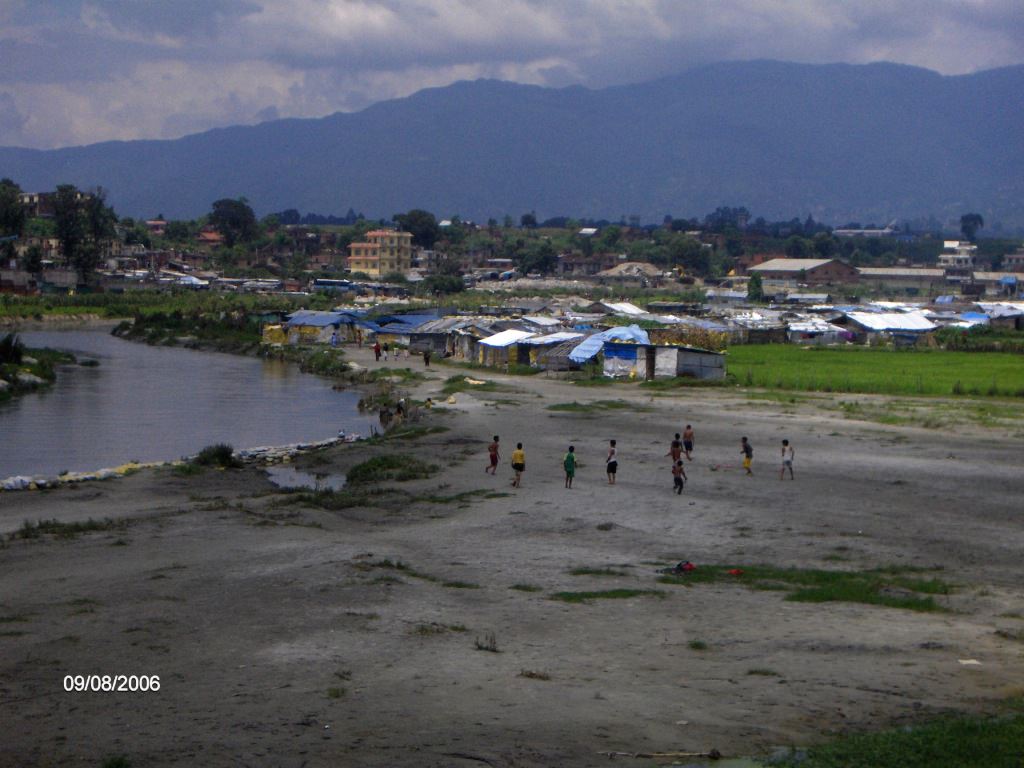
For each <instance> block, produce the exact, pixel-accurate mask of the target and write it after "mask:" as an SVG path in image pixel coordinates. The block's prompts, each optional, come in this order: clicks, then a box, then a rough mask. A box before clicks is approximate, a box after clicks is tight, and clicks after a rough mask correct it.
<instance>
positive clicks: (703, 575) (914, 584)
mask: <svg viewBox="0 0 1024 768" xmlns="http://www.w3.org/2000/svg"><path fill="white" fill-rule="evenodd" d="M736 568H739V569H740V570H742V571H743V574H742V575H740V576H734V575H731V574H729V571H730V570H733V569H736ZM928 570H933V569H928ZM920 572H921V570H920V569H918V568H915V567H907V566H891V567H888V568H876V569H873V570H867V571H829V570H818V569H797V568H776V567H772V566H763V565H753V566H734V565H702V566H700V567H698V568H697V569H696V570H694V571H691V572H689V573H687V574H682V575H675V574H672V575H665V576H661V577H660V578H659V579H658V581H659V582H660V583H662V584H682V585H696V584H710V583H721V582H730V583H734V584H742V585H743V586H746V587H749V588H751V589H765V590H779V591H785V592H788V594H787V596H786V599H787V600H793V601H797V602H808V603H824V602H848V603H866V604H869V605H883V606H888V607H890V608H905V609H907V610H912V611H945V610H946V609H945V608H943V607H942V606H940V605H939V604H937V603H936V602H935V600H934V598H933V597H932V595H948V594H950V592H952V590H953V587H952V585H950V584H948V583H946V582H944V581H941V580H939V579H936V578H931V579H920V578H911V577H909V576H907V575H906V574H907V573H920ZM923 595H927V597H923Z"/></svg>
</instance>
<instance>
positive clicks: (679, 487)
mask: <svg viewBox="0 0 1024 768" xmlns="http://www.w3.org/2000/svg"><path fill="white" fill-rule="evenodd" d="M694 441H695V436H694V431H693V427H692V426H691V425H690V424H687V425H686V428H685V429H684V430H683V432H682V434H681V435H680V433H678V432H677V433H676V436H675V438H674V439H673V440H672V443H671V444H670V445H669V449H668V453H667V454H665V455H666V456H670V457H671V458H672V489H673V490H674V491H675V493H676V494H677V495H680V494H682V492H683V487H684V486H685V485H686V481H687V479H688V478H687V476H686V468H685V466H684V465H683V457H684V456H685V457H686V460H687V461H693V446H694ZM487 453H488V462H489V463H488V465H487V468H486V469H484V472H485V473H487V472H489V473H490V474H492V475H494V474H497V471H498V461H499V458H500V456H499V439H498V435H495V436H494V440H493V441H492V442H491V444H490V445H489V446H487ZM740 453H741V454H742V455H743V469H744V470H746V473H747V475H751V476H752V475H753V474H754V472H753V460H754V447H753V446H752V445H751V443H750V440H749V439H747V438H746V437H743V438H741V440H740ZM795 454H796V452H795V451H794V449H793V446H792V445H790V443H789V440H783V441H782V468H781V469H780V471H779V480H782V479H784V478H785V475H786V471H787V470H788V471H789V479H790V480H792V479H794V478H793V458H794V456H795ZM562 469H563V470H565V487H566V488H572V481H573V478H575V476H576V446H574V445H570V446H569V450H568V451H567V452H566V454H565V456H563V457H562ZM618 470H619V454H618V449H617V448H616V445H615V441H614V440H609V441H608V454H607V455H606V457H605V472H606V473H607V475H608V484H609V485H615V476H616V474H617V473H618ZM512 471H513V472H514V473H515V475H514V477H513V480H512V487H513V488H518V487H519V486H520V484H521V483H522V478H523V472H525V471H526V452H525V451H524V450H523V444H522V443H516V449H515V450H514V451H513V452H512Z"/></svg>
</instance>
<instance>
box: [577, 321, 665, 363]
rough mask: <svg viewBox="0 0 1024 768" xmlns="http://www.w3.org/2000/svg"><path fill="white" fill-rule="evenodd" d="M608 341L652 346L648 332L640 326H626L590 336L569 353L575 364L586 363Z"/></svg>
mask: <svg viewBox="0 0 1024 768" xmlns="http://www.w3.org/2000/svg"><path fill="white" fill-rule="evenodd" d="M606 341H632V342H633V343H634V344H650V343H651V339H650V337H649V336H648V335H647V331H645V330H644V329H643V328H641V327H640V326H639V325H626V326H620V327H617V328H609V329H608V330H607V331H601V333H595V334H594V335H593V336H588V337H587V338H586V339H584V340H583V341H582V342H581V343H580V344H579V345H578V346H577V347H575V348H574V349H573V351H572V352H570V353H569V359H570V360H572V361H573V362H574V363H585V362H587V360H589V359H590V358H592V357H594V356H595V355H596V354H597V353H598V352H600V351H601V350H602V349H603V348H604V343H605V342H606Z"/></svg>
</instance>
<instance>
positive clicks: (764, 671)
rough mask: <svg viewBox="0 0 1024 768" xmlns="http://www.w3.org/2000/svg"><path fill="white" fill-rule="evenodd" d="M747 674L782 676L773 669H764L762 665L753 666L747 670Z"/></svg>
mask: <svg viewBox="0 0 1024 768" xmlns="http://www.w3.org/2000/svg"><path fill="white" fill-rule="evenodd" d="M747 674H748V675H760V676H761V677H782V675H780V674H779V673H778V672H776V671H775V670H774V669H764V668H763V667H754V668H753V669H748V670H747Z"/></svg>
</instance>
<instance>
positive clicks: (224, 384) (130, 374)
mask: <svg viewBox="0 0 1024 768" xmlns="http://www.w3.org/2000/svg"><path fill="white" fill-rule="evenodd" d="M19 336H20V337H21V339H22V341H23V342H24V343H25V345H26V346H28V347H52V348H54V349H61V350H66V351H68V352H71V353H73V354H74V355H76V356H77V357H78V358H79V359H83V358H91V359H95V360H98V361H99V365H98V366H96V367H83V366H77V365H66V366H60V367H59V368H58V370H57V382H56V383H55V384H54V385H53V386H52V387H49V388H47V389H45V390H43V391H40V392H36V393H31V394H28V395H23V396H21V397H17V398H14V399H13V400H11V401H10V402H7V403H4V404H0V478H4V477H9V476H11V475H38V474H47V475H54V474H57V473H59V472H63V471H65V470H67V471H71V472H80V471H82V472H84V471H91V470H95V469H99V468H101V467H111V466H117V465H119V464H123V463H125V462H127V461H165V460H169V459H177V458H180V457H182V456H187V455H191V454H194V453H197V452H198V451H199V449H200V448H202V447H203V446H206V445H210V444H212V443H229V444H230V445H233V446H235V447H236V448H251V447H255V446H258V445H284V444H287V443H297V442H307V441H308V442H312V441H315V440H323V439H326V438H330V437H334V436H335V435H337V433H338V430H340V429H344V430H345V431H346V432H349V433H353V432H355V433H359V434H364V435H366V434H369V431H370V425H371V420H370V419H369V418H367V417H364V416H363V415H361V414H360V413H359V410H358V402H359V397H360V396H359V394H358V393H357V392H356V391H337V390H334V389H332V388H331V381H330V380H328V379H325V378H322V377H319V376H313V375H310V374H305V373H302V372H301V371H299V369H298V366H296V365H295V364H293V363H284V362H281V361H277V360H262V359H258V358H254V357H245V356H241V355H229V354H223V353H218V352H198V351H196V350H191V349H179V348H174V347H150V346H147V345H145V344H141V343H138V342H131V341H125V340H123V339H119V338H117V337H115V336H111V335H110V334H109V328H89V329H81V328H79V329H73V330H45V331H27V332H22V333H19Z"/></svg>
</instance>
